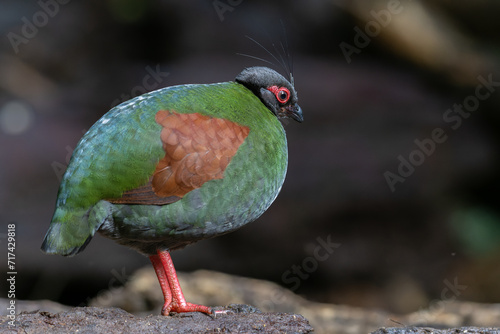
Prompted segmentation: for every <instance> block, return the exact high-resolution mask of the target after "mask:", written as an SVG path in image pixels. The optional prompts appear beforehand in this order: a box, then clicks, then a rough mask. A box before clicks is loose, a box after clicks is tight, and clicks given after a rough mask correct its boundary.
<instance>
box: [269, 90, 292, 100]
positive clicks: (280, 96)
mask: <svg viewBox="0 0 500 334" xmlns="http://www.w3.org/2000/svg"><path fill="white" fill-rule="evenodd" d="M268 90H270V91H271V92H273V93H274V95H276V99H277V100H278V102H279V103H281V104H285V103H287V102H288V100H289V99H290V91H289V90H288V88H286V87H278V86H271V87H269V88H268Z"/></svg>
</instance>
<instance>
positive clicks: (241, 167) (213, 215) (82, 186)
mask: <svg viewBox="0 0 500 334" xmlns="http://www.w3.org/2000/svg"><path fill="white" fill-rule="evenodd" d="M159 110H173V111H175V112H178V113H200V114H203V115H208V116H212V117H216V118H223V119H227V120H230V121H232V122H236V123H238V124H240V125H244V126H247V127H249V128H250V133H249V135H248V137H247V138H246V139H245V141H244V142H243V144H242V145H241V146H240V147H239V149H238V151H237V153H236V155H235V156H234V157H233V158H232V160H231V162H230V164H229V165H228V167H227V168H226V170H225V172H224V178H223V179H218V180H211V181H208V182H206V183H205V184H204V185H203V186H202V187H200V188H198V189H195V190H193V191H191V192H189V193H188V194H186V195H185V196H184V197H183V198H182V199H181V200H179V201H177V202H175V203H172V204H167V205H162V206H154V205H124V204H122V205H118V204H115V205H113V204H111V203H109V202H108V201H105V200H104V199H106V198H108V199H109V198H116V197H120V196H121V194H122V193H123V192H124V191H127V190H130V189H133V188H136V187H138V186H141V185H143V184H145V183H147V182H148V180H149V177H150V176H151V175H152V173H153V171H154V170H155V167H156V164H157V163H158V161H159V160H160V159H161V158H162V157H163V156H164V155H165V152H164V151H163V148H162V143H161V140H160V131H161V126H160V125H159V124H157V123H156V122H155V115H156V113H157V112H158V111H159ZM286 167H287V145H286V138H285V133H284V130H283V127H282V125H281V123H280V121H279V120H278V119H277V118H276V116H275V115H273V114H272V113H271V112H270V111H269V109H268V108H266V107H265V106H264V104H263V103H262V102H261V101H260V100H259V98H258V97H257V96H255V95H254V93H252V92H251V91H250V90H248V89H247V88H245V87H244V86H243V85H241V84H239V83H235V82H226V83H220V84H211V85H183V86H174V87H168V88H164V89H160V90H157V91H154V92H151V93H148V94H144V95H142V96H139V97H136V98H134V99H132V100H130V101H127V102H124V103H122V104H120V105H119V106H117V107H115V108H113V109H111V110H110V111H109V112H108V113H107V114H105V115H104V116H103V117H102V118H101V119H100V120H99V121H98V122H96V123H95V124H94V125H93V126H92V127H91V129H90V130H89V131H88V132H87V133H86V134H85V136H84V137H83V138H82V139H81V141H80V142H79V144H78V146H77V147H76V149H75V151H74V152H73V156H72V158H71V161H70V163H69V166H68V169H67V171H66V173H65V175H64V178H63V180H62V183H61V186H60V189H59V194H58V199H57V204H56V211H55V213H54V217H53V219H52V222H51V225H50V227H49V230H48V232H47V235H46V236H45V240H44V242H43V245H42V250H44V251H45V252H47V253H55V254H61V255H74V254H76V253H78V252H80V251H81V250H83V248H84V247H85V246H86V244H87V243H88V242H89V241H90V239H91V238H92V236H93V235H94V234H95V232H96V231H97V230H99V232H101V233H102V234H103V235H104V236H106V237H109V238H112V239H115V240H116V241H117V242H119V243H121V244H124V245H127V246H130V247H133V248H136V249H137V250H139V251H141V252H143V253H145V254H153V253H155V252H156V249H158V248H160V249H175V248H180V247H183V246H185V245H187V244H189V243H192V242H195V241H197V240H201V239H205V238H210V237H213V236H216V235H220V234H224V233H228V232H231V231H233V230H235V229H237V228H239V227H241V226H242V225H244V224H246V223H248V222H250V221H253V220H255V219H257V218H258V217H259V216H260V215H261V214H262V213H263V212H264V211H265V210H266V209H267V208H268V207H269V205H271V203H272V202H273V201H274V199H275V198H276V196H277V195H278V193H279V191H280V189H281V186H282V184H283V181H284V178H285V173H286Z"/></svg>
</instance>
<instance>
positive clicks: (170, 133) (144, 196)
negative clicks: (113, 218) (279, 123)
mask: <svg viewBox="0 0 500 334" xmlns="http://www.w3.org/2000/svg"><path fill="white" fill-rule="evenodd" d="M155 120H156V122H157V123H158V124H160V125H161V126H162V127H163V128H162V130H161V133H160V138H161V141H162V144H163V149H164V151H165V156H164V157H163V158H162V159H161V160H160V161H159V162H158V165H157V166H156V169H155V171H154V173H153V176H152V178H151V179H150V181H149V182H148V184H146V185H144V186H142V187H139V188H136V189H132V190H129V191H126V192H125V193H124V194H123V196H122V197H121V198H118V199H111V200H109V201H110V202H112V203H120V204H152V205H163V204H168V203H173V202H175V201H177V200H179V199H181V198H182V197H183V196H184V195H186V194H187V193H188V192H190V191H191V190H193V189H196V188H199V187H201V186H202V185H203V184H204V183H205V182H207V181H210V180H215V179H222V178H223V177H224V170H225V169H226V167H227V166H228V164H229V162H230V161H231V158H232V157H233V156H234V155H235V154H236V151H237V150H238V148H239V147H240V145H241V144H242V143H243V141H244V140H245V138H246V137H247V136H248V133H249V132H250V129H249V128H248V127H246V126H242V125H239V124H237V123H234V122H231V121H228V120H225V119H221V118H213V117H210V116H204V115H201V114H199V113H192V114H179V113H176V112H175V111H169V110H160V111H158V112H157V113H156V117H155Z"/></svg>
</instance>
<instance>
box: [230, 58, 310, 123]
mask: <svg viewBox="0 0 500 334" xmlns="http://www.w3.org/2000/svg"><path fill="white" fill-rule="evenodd" d="M290 78H291V79H290V81H292V82H291V83H290V81H288V80H287V79H285V78H284V77H283V76H282V75H281V74H279V73H278V72H276V71H274V70H271V69H270V68H267V67H261V66H255V67H248V68H246V69H244V70H243V71H242V72H241V73H240V74H238V76H237V77H236V82H239V83H241V84H242V85H244V86H245V87H247V88H248V89H250V90H251V91H252V92H253V93H254V94H255V95H257V97H258V98H259V99H260V100H261V101H262V103H264V105H265V106H266V107H267V108H269V110H271V111H272V112H273V113H274V114H275V115H276V117H278V118H280V119H282V118H292V119H294V120H296V121H297V122H302V121H303V120H304V117H303V116H302V109H300V107H299V105H298V104H297V92H296V91H295V88H294V87H293V78H292V77H290Z"/></svg>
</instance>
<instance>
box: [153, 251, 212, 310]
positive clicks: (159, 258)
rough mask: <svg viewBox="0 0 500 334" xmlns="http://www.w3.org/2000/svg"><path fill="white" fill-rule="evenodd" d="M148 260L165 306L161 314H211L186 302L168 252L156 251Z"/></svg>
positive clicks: (201, 306) (203, 307) (204, 307)
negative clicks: (153, 268)
mask: <svg viewBox="0 0 500 334" xmlns="http://www.w3.org/2000/svg"><path fill="white" fill-rule="evenodd" d="M149 258H150V259H151V262H152V263H153V266H154V267H155V271H156V276H158V281H160V286H161V289H162V291H163V296H164V297H165V305H164V306H163V309H162V312H161V314H163V315H168V314H169V312H170V311H172V312H178V313H181V312H203V313H212V310H211V308H210V307H207V306H203V305H197V304H191V303H187V302H186V299H185V298H184V294H183V293H182V289H181V286H180V284H179V280H178V279H177V273H176V272H175V268H174V263H173V262H172V258H171V257H170V253H169V252H168V251H166V250H165V251H158V255H152V256H150V257H149Z"/></svg>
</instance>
